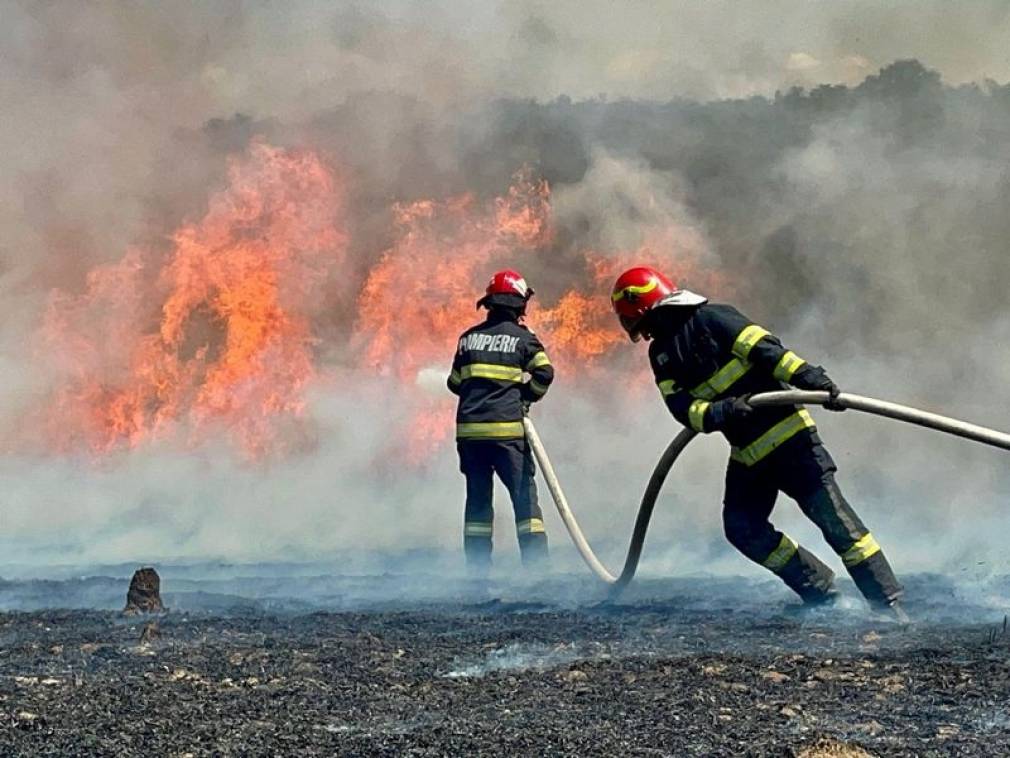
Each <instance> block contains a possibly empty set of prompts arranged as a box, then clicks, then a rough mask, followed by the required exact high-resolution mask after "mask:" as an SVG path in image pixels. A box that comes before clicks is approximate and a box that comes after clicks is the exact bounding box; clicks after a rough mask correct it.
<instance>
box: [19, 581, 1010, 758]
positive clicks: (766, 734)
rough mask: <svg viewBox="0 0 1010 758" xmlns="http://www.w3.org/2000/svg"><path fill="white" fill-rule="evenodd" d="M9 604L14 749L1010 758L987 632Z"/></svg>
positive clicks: (771, 622)
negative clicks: (156, 618)
mask: <svg viewBox="0 0 1010 758" xmlns="http://www.w3.org/2000/svg"><path fill="white" fill-rule="evenodd" d="M148 621H149V619H145V618H143V617H132V618H124V617H122V616H121V615H119V614H116V613H112V612H97V611H85V610H77V611H53V610H41V611H33V612H27V613H25V612H14V613H8V614H4V615H2V616H0V745H2V750H0V752H2V754H3V755H24V756H36V755H61V756H63V755H117V756H134V755H136V756H140V755H145V756H146V755H180V756H181V755H193V756H200V755H336V754H341V755H405V754H406V755H476V754H497V755H580V756H585V755H706V756H710V755H776V756H781V755H798V756H807V757H808V758H809V757H810V756H822V755H823V756H831V755H834V756H862V755H867V754H869V755H920V756H924V755H937V756H939V755H1005V754H1010V704H1008V700H1007V695H1008V694H1010V644H1008V643H1007V642H1006V641H1005V640H1004V638H1003V637H1002V634H1001V630H1000V628H999V627H996V631H991V630H990V629H989V628H988V627H986V626H985V625H982V624H962V625H956V624H946V625H933V624H929V623H924V624H917V625H913V626H911V627H901V626H897V625H894V624H887V623H883V622H877V621H875V620H873V619H869V618H867V619H864V620H863V621H860V622H859V623H851V622H849V623H846V624H844V625H839V624H837V623H836V622H835V621H833V620H832V617H831V616H823V617H817V618H793V617H790V616H787V615H779V616H773V617H770V618H764V619H754V618H752V617H749V616H748V614H746V613H743V612H733V611H732V610H722V611H720V610H706V611H691V610H688V611H684V610H678V609H677V608H676V607H674V606H673V605H671V604H668V603H667V604H663V603H660V604H650V603H644V604H639V605H623V606H610V605H600V606H595V607H589V608H581V609H569V610H559V609H558V608H556V607H549V606H538V605H536V604H519V603H507V602H502V601H488V602H483V603H469V604H466V603H459V604H449V603H445V604H440V605H433V606H430V607H425V608H415V609H411V610H407V611H396V610H382V609H375V610H369V611H359V612H353V611H349V612H338V613H330V612H317V613H308V614H292V613H282V614H270V613H263V612H249V611H248V610H247V611H245V612H237V613H208V612H185V611H182V612H179V611H174V612H172V613H170V614H168V615H165V616H163V617H161V619H160V622H159V628H160V635H156V636H153V637H151V636H150V635H148V638H147V641H144V642H141V641H140V640H141V636H142V634H143V631H144V628H145V626H146V625H147V624H148Z"/></svg>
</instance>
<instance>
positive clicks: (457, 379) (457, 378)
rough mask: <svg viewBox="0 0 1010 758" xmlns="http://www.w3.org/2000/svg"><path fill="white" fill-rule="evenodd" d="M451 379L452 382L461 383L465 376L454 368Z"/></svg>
mask: <svg viewBox="0 0 1010 758" xmlns="http://www.w3.org/2000/svg"><path fill="white" fill-rule="evenodd" d="M449 381H450V382H451V383H452V384H459V383H460V382H461V381H463V377H461V376H460V375H459V372H458V371H456V369H453V370H452V373H451V374H449Z"/></svg>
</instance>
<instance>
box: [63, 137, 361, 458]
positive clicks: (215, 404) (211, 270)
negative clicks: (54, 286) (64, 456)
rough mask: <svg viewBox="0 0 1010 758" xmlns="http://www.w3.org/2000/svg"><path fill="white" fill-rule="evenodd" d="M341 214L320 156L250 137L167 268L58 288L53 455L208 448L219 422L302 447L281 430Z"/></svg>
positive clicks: (339, 249)
mask: <svg viewBox="0 0 1010 758" xmlns="http://www.w3.org/2000/svg"><path fill="white" fill-rule="evenodd" d="M342 206H343V203H342V193H341V192H340V191H339V190H338V188H337V186H336V184H335V181H334V177H333V175H332V174H331V172H330V171H329V170H328V169H327V168H326V167H325V166H324V165H323V163H322V162H321V161H320V160H319V158H318V157H316V156H315V155H313V154H312V153H308V152H298V151H285V150H280V149H277V148H274V147H270V146H268V145H266V144H263V143H254V144H253V145H252V147H251V149H250V152H249V155H248V156H247V157H246V158H245V159H243V160H235V161H233V162H232V163H231V165H230V168H229V186H228V187H227V188H226V189H224V190H222V191H221V192H219V193H217V194H216V195H214V196H213V197H212V198H211V200H210V203H209V207H208V210H207V212H206V214H205V215H204V217H203V218H202V219H201V220H200V222H199V223H196V224H187V225H184V226H183V227H182V228H180V229H179V230H178V231H177V232H176V233H175V234H174V235H173V236H172V249H171V251H170V253H169V255H168V257H167V260H166V261H165V262H164V264H163V265H160V266H158V265H157V264H156V263H154V261H155V260H156V259H155V256H153V255H151V254H147V255H145V254H143V253H140V252H137V251H133V252H131V253H129V254H128V255H127V256H126V257H125V258H124V259H123V260H122V261H121V262H120V263H117V264H114V265H110V266H104V267H100V268H98V269H95V270H94V271H92V272H91V273H90V274H89V276H88V279H87V288H86V291H85V292H84V294H82V295H80V296H71V295H66V294H63V293H56V294H55V295H54V296H53V298H52V299H51V302H50V305H49V309H48V313H47V316H46V320H45V324H44V328H43V332H44V335H45V344H46V347H47V349H48V351H49V353H50V355H51V356H54V357H55V359H56V360H55V363H56V369H57V371H58V372H60V373H61V374H62V375H63V378H64V384H63V386H62V387H61V388H60V389H59V390H58V391H57V392H56V396H55V398H54V399H53V402H52V404H51V407H52V412H51V413H50V414H49V417H48V419H47V421H48V431H49V437H50V439H51V440H52V441H53V444H55V446H56V447H57V449H59V450H70V449H74V448H78V447H80V446H82V445H83V446H85V447H87V448H88V449H91V450H92V451H96V452H101V451H107V450H111V449H113V448H116V447H119V446H123V445H129V446H133V445H136V444H138V443H140V442H142V441H144V440H147V439H150V438H153V437H165V436H168V435H170V434H171V433H172V432H174V431H177V430H182V431H184V432H185V433H186V434H187V435H188V436H189V437H190V440H191V441H199V440H200V439H203V438H204V436H205V435H206V433H207V432H209V431H210V429H211V428H212V427H214V426H216V425H221V426H223V427H225V428H227V429H228V430H229V432H230V433H231V434H232V435H233V436H234V438H235V440H236V441H237V442H238V443H239V444H240V446H241V447H242V449H243V450H244V451H245V452H246V453H247V454H248V455H249V456H252V457H259V456H262V455H264V454H266V453H268V452H273V451H277V450H283V449H284V448H285V447H286V446H290V445H294V444H298V441H297V440H293V439H292V437H291V434H290V433H291V432H292V431H296V428H295V427H292V426H291V425H290V424H286V423H285V422H290V421H292V420H293V419H297V418H298V417H300V416H301V414H302V410H303V402H304V401H303V394H304V390H305V388H306V386H307V384H308V383H309V382H310V381H311V380H312V378H313V376H314V375H315V367H314V363H313V356H312V348H313V337H312V330H311V322H310V316H311V313H310V312H309V310H308V308H309V307H310V304H311V303H312V302H313V300H314V299H318V298H319V288H320V286H321V284H322V283H323V281H324V280H325V278H326V277H327V275H328V273H329V271H330V269H331V268H332V267H333V266H334V265H336V264H338V263H340V262H341V260H342V258H343V255H344V249H345V247H346V239H345V235H344V233H343V231H342V230H341V229H340V228H339V227H338V226H337V225H336V221H337V219H339V218H340V217H341V215H342ZM282 432H287V434H282Z"/></svg>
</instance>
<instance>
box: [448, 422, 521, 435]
mask: <svg viewBox="0 0 1010 758" xmlns="http://www.w3.org/2000/svg"><path fill="white" fill-rule="evenodd" d="M524 434H525V432H524V430H523V422H522V421H464V422H460V423H458V424H456V438H457V439H468V438H474V437H494V438H500V439H513V438H514V439H518V438H520V437H523V436H524Z"/></svg>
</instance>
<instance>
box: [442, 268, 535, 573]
mask: <svg viewBox="0 0 1010 758" xmlns="http://www.w3.org/2000/svg"><path fill="white" fill-rule="evenodd" d="M532 295H533V290H532V289H530V288H529V287H528V286H527V285H526V281H525V280H524V279H523V278H522V276H521V275H520V274H518V273H516V272H515V271H499V272H498V273H496V274H495V275H494V276H493V277H492V278H491V283H490V284H489V285H488V287H487V292H486V294H485V295H484V297H482V298H481V299H480V300H478V301H477V308H478V309H480V308H482V307H483V308H486V309H487V312H488V313H487V319H486V320H485V321H484V322H483V323H480V324H478V325H476V326H474V327H472V328H470V329H468V330H466V331H465V332H463V334H462V336H460V338H459V343H458V345H457V348H456V356H455V358H454V359H453V362H452V373H451V374H450V375H449V380H448V385H449V390H450V391H451V392H453V393H454V394H456V395H458V396H459V406H458V408H457V411H456V448H457V450H458V451H459V463H460V470H461V471H462V472H463V474H464V475H465V476H466V510H465V514H464V524H463V547H464V551H465V554H466V561H467V566H468V568H469V569H470V570H471V572H472V573H473V574H475V575H477V576H482V575H484V574H486V573H487V570H488V568H489V567H490V564H491V537H492V529H493V524H494V508H493V505H492V491H493V487H492V484H493V480H492V479H493V474H497V475H498V478H499V479H500V480H501V481H502V483H503V484H504V485H505V487H506V488H507V489H508V492H509V496H510V497H511V498H512V508H513V510H514V511H515V520H516V534H517V535H518V538H519V549H520V552H521V554H522V560H523V564H524V565H533V564H538V563H542V562H543V561H544V560H545V559H546V558H547V534H546V532H545V531H544V522H543V513H542V512H541V510H540V506H539V505H538V503H537V487H536V482H535V481H534V474H535V473H536V468H535V466H534V463H533V455H532V452H531V450H530V447H529V444H528V443H527V441H526V435H525V431H524V429H523V415H524V413H525V411H526V409H527V408H528V407H529V404H530V403H535V402H536V401H538V400H540V399H541V398H542V397H543V396H544V395H545V394H546V392H547V388H548V387H549V386H550V384H551V382H552V381H553V380H554V368H553V367H552V366H551V362H550V360H549V359H548V358H547V353H546V352H544V346H543V345H542V344H541V343H540V340H538V339H537V338H536V336H535V335H534V334H533V332H532V331H530V330H529V329H527V328H526V327H525V326H524V325H523V324H522V320H523V317H524V316H525V314H526V303H527V302H528V301H529V299H530V297H531V296H532ZM524 375H526V376H527V377H528V379H525V380H524Z"/></svg>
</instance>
